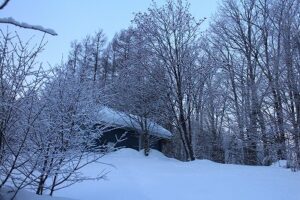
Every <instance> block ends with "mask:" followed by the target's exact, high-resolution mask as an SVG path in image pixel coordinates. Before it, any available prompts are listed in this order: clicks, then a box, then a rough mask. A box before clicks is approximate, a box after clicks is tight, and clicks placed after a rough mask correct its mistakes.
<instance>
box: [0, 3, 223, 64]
mask: <svg viewBox="0 0 300 200" xmlns="http://www.w3.org/2000/svg"><path fill="white" fill-rule="evenodd" d="M156 2H157V3H158V5H160V4H162V3H163V2H164V0H156ZM188 2H189V3H190V4H191V13H192V14H193V16H194V17H196V18H198V19H200V18H203V17H206V18H208V20H206V21H207V22H206V23H205V24H204V28H205V26H207V24H208V23H209V19H210V17H211V16H212V15H213V14H214V12H215V11H216V9H217V5H218V2H219V0H188ZM150 4H151V0H26V1H25V0H11V1H10V3H9V4H8V5H7V7H5V9H4V10H1V12H0V17H13V18H14V19H16V20H18V21H22V22H26V23H30V24H32V25H42V26H44V27H48V28H52V29H54V30H55V31H56V32H57V33H58V36H55V37H53V36H48V35H47V36H46V40H47V41H48V44H47V46H46V49H45V51H44V53H43V54H42V55H41V56H40V60H41V61H43V62H44V63H47V62H48V63H49V64H50V65H52V66H54V65H55V64H57V63H59V62H60V61H61V59H62V58H65V59H66V58H67V55H68V51H69V49H70V43H71V42H72V41H73V40H81V39H82V38H84V37H85V36H86V35H87V34H92V33H94V32H95V31H97V30H99V29H103V31H104V33H105V34H106V36H107V39H108V40H110V39H112V38H113V36H114V34H115V33H116V32H118V31H120V30H121V29H125V28H127V27H128V26H129V25H130V23H131V22H130V21H131V20H132V19H133V16H134V13H136V12H139V11H140V12H143V11H146V10H147V8H148V7H149V6H150ZM0 28H1V29H2V30H6V29H7V28H8V30H10V31H15V30H16V31H18V33H19V34H20V35H21V36H22V37H23V38H28V39H29V38H30V37H31V36H33V35H34V36H35V40H34V41H38V39H40V38H42V36H43V34H42V33H38V32H35V31H32V30H25V29H20V28H15V27H13V26H11V25H1V26H0ZM36 39H37V40H36Z"/></svg>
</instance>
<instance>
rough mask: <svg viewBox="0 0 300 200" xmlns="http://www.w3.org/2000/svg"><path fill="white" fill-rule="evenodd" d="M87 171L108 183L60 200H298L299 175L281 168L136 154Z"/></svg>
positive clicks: (128, 152) (124, 152)
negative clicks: (105, 172) (105, 176)
mask: <svg viewBox="0 0 300 200" xmlns="http://www.w3.org/2000/svg"><path fill="white" fill-rule="evenodd" d="M102 161H103V162H106V163H110V164H112V165H114V166H111V167H110V166H106V167H105V166H103V165H101V164H93V165H90V166H87V167H86V168H85V169H84V170H83V171H82V172H83V173H84V174H86V175H89V176H93V175H97V174H98V173H99V172H100V171H101V170H102V169H103V168H104V167H105V168H106V169H107V170H109V171H110V173H109V174H108V179H107V180H100V181H85V182H81V183H78V184H76V185H73V186H71V187H70V188H66V189H63V190H61V191H58V192H57V193H56V195H58V196H65V197H68V198H73V199H78V200H99V199H103V200H177V199H178V200H199V199H203V200H299V199H300V189H299V186H300V173H299V172H296V173H294V172H291V171H290V170H289V169H285V168H282V167H274V166H272V167H258V166H256V167H254V166H240V165H228V164H218V163H214V162H211V161H208V160H196V161H193V162H181V161H178V160H175V159H171V158H167V157H165V156H164V155H163V154H161V153H160V152H158V151H156V150H151V153H150V156H149V157H144V156H143V153H142V152H138V151H135V150H132V149H121V150H119V151H117V152H114V153H111V154H109V155H107V156H105V157H104V158H103V160H102Z"/></svg>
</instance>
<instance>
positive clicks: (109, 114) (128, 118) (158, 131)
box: [98, 106, 172, 139]
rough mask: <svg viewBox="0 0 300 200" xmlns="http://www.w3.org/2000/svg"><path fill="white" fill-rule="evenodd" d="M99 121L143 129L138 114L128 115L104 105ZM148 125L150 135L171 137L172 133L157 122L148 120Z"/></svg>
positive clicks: (100, 111)
mask: <svg viewBox="0 0 300 200" xmlns="http://www.w3.org/2000/svg"><path fill="white" fill-rule="evenodd" d="M98 117H99V121H102V122H105V123H108V124H111V125H114V126H120V127H128V128H133V129H135V130H138V131H141V126H140V125H139V124H138V122H137V120H135V119H137V116H134V115H128V114H125V113H123V112H119V111H116V110H113V109H111V108H109V107H106V106H103V107H101V108H100V110H99V115H98ZM148 127H149V131H150V135H154V136H159V137H162V138H167V139H168V138H171V137H172V133H171V132H170V131H168V130H167V129H165V128H163V127H162V126H160V125H159V124H157V123H154V122H151V121H150V120H148Z"/></svg>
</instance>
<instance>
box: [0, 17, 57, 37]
mask: <svg viewBox="0 0 300 200" xmlns="http://www.w3.org/2000/svg"><path fill="white" fill-rule="evenodd" d="M0 24H12V25H14V26H18V27H21V28H26V29H32V30H37V31H41V32H43V33H47V34H50V35H53V36H56V35H57V33H56V32H55V31H54V30H53V29H50V28H44V27H43V26H40V25H31V24H27V23H25V22H19V21H17V20H15V19H14V18H12V17H7V18H0Z"/></svg>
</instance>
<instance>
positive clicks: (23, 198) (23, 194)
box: [0, 188, 75, 200]
mask: <svg viewBox="0 0 300 200" xmlns="http://www.w3.org/2000/svg"><path fill="white" fill-rule="evenodd" d="M0 193H1V195H2V196H1V195H0V200H10V199H11V197H12V195H13V194H12V193H11V192H10V191H9V189H8V188H4V189H1V190H0ZM15 200H75V199H70V198H63V197H51V196H41V195H36V194H34V193H32V192H28V191H26V190H21V191H20V192H19V193H18V194H17V196H16V198H15Z"/></svg>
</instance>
